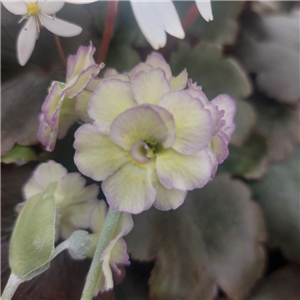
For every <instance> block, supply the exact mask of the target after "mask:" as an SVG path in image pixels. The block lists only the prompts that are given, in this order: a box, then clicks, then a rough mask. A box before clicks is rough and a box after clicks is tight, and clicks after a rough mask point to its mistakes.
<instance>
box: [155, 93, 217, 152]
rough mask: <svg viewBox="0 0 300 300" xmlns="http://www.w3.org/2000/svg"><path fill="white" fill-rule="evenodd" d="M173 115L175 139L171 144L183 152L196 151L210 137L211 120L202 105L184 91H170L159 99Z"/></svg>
mask: <svg viewBox="0 0 300 300" xmlns="http://www.w3.org/2000/svg"><path fill="white" fill-rule="evenodd" d="M158 104H159V106H162V107H164V108H165V109H166V110H168V111H169V112H170V113H171V114H172V115H173V117H174V120H175V126H176V132H177V139H176V141H175V143H174V145H173V146H172V148H174V149H175V150H176V151H178V152H180V153H183V154H192V153H196V152H198V151H199V150H201V149H203V148H205V147H206V146H207V145H208V144H209V142H210V139H211V134H212V120H211V115H210V113H209V112H208V111H207V110H204V109H203V108H202V107H203V105H202V104H201V103H200V102H199V101H197V100H196V99H194V98H193V97H191V96H190V95H189V94H188V93H187V92H186V91H172V92H170V93H168V94H166V95H165V96H163V98H162V99H161V100H160V101H159V103H158Z"/></svg>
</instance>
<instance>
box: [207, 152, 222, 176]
mask: <svg viewBox="0 0 300 300" xmlns="http://www.w3.org/2000/svg"><path fill="white" fill-rule="evenodd" d="M206 151H207V153H208V155H209V158H210V161H211V165H212V170H211V178H214V177H215V175H216V173H217V169H218V165H219V164H218V160H217V157H216V155H215V153H214V152H213V151H212V150H211V149H209V148H206Z"/></svg>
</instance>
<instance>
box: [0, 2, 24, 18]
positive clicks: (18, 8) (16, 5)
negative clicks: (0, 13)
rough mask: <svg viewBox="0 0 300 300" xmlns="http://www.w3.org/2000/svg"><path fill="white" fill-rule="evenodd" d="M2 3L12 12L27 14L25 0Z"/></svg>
mask: <svg viewBox="0 0 300 300" xmlns="http://www.w3.org/2000/svg"><path fill="white" fill-rule="evenodd" d="M1 3H2V4H3V6H4V7H5V8H6V9H7V10H8V11H9V12H11V13H12V14H15V15H26V14H27V7H26V4H25V2H24V1H22V2H11V1H1Z"/></svg>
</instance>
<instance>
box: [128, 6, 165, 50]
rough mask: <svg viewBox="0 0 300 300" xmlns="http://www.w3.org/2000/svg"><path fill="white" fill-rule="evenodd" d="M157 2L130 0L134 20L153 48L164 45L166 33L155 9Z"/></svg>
mask: <svg viewBox="0 0 300 300" xmlns="http://www.w3.org/2000/svg"><path fill="white" fill-rule="evenodd" d="M155 5H157V3H152V2H134V1H131V6H132V10H133V13H134V16H135V18H136V21H137V23H138V25H139V27H140V29H141V31H142V33H143V34H144V36H145V38H146V39H147V41H148V42H149V44H150V45H151V46H152V47H153V48H154V49H155V50H157V49H159V48H162V47H164V46H165V45H166V42H167V35H166V33H165V30H164V25H163V24H162V23H161V21H160V19H159V16H158V14H157V11H156V9H155Z"/></svg>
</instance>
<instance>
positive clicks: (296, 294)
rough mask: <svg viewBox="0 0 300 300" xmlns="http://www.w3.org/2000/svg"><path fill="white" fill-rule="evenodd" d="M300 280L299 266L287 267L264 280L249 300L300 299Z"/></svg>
mask: <svg viewBox="0 0 300 300" xmlns="http://www.w3.org/2000/svg"><path fill="white" fill-rule="evenodd" d="M299 278H300V268H299V266H298V265H287V266H285V267H284V268H281V269H279V270H277V271H276V272H274V273H271V275H269V276H268V277H266V278H264V279H262V280H261V281H260V282H259V283H258V284H257V286H256V287H255V288H254V289H253V291H252V292H251V294H250V295H249V297H247V300H266V299H270V300H271V299H274V300H275V299H282V300H283V299H286V300H287V299H290V300H297V299H300V289H299Z"/></svg>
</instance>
